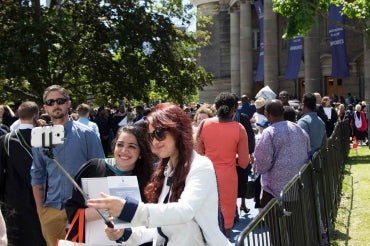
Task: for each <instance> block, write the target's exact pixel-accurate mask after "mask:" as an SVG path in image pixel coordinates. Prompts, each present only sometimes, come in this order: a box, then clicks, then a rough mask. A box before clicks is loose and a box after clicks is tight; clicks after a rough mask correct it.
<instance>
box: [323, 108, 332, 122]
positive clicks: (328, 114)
mask: <svg viewBox="0 0 370 246" xmlns="http://www.w3.org/2000/svg"><path fill="white" fill-rule="evenodd" d="M324 112H325V114H326V116H328V119H329V120H330V119H331V107H324Z"/></svg>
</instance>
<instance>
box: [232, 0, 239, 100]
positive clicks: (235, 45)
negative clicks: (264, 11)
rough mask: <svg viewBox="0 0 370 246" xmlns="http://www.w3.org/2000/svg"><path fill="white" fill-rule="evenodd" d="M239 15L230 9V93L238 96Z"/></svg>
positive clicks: (233, 8) (233, 9)
mask: <svg viewBox="0 0 370 246" xmlns="http://www.w3.org/2000/svg"><path fill="white" fill-rule="evenodd" d="M239 18H240V13H239V9H238V8H236V7H233V6H232V7H230V77H231V92H233V93H236V94H237V95H240V19H239Z"/></svg>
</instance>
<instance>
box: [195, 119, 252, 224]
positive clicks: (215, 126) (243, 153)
mask: <svg viewBox="0 0 370 246" xmlns="http://www.w3.org/2000/svg"><path fill="white" fill-rule="evenodd" d="M197 141H198V142H197V143H196V146H197V151H198V153H200V154H204V155H205V156H207V157H208V158H209V159H211V161H212V163H213V165H214V167H215V171H216V176H217V181H218V189H219V194H220V201H221V211H222V214H223V216H224V221H225V229H231V228H232V227H233V225H234V215H235V209H236V201H237V195H238V175H237V172H236V165H239V166H240V167H242V168H246V167H247V165H248V163H249V152H248V151H249V148H248V136H247V133H246V131H245V129H244V127H243V126H242V125H241V124H240V123H238V122H236V121H231V122H222V123H221V122H218V119H217V118H211V119H207V120H206V121H205V123H204V125H203V127H202V129H201V133H200V138H198V140H197ZM237 156H238V163H237V159H236V158H237Z"/></svg>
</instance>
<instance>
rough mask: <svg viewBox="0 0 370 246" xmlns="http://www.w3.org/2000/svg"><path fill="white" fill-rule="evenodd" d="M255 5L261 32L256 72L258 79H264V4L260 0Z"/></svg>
mask: <svg viewBox="0 0 370 246" xmlns="http://www.w3.org/2000/svg"><path fill="white" fill-rule="evenodd" d="M254 7H255V8H256V12H257V17H258V24H259V32H260V36H259V37H260V42H259V43H260V47H259V56H258V66H257V73H256V81H263V79H264V77H263V70H264V69H263V66H264V64H263V59H264V48H263V46H264V44H263V5H262V3H261V1H260V0H257V1H254Z"/></svg>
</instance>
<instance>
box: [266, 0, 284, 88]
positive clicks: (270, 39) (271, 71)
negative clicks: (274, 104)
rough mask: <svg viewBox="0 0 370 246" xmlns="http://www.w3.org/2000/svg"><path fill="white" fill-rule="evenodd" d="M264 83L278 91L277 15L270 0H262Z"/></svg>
mask: <svg viewBox="0 0 370 246" xmlns="http://www.w3.org/2000/svg"><path fill="white" fill-rule="evenodd" d="M263 20H264V22H263V42H264V73H263V76H264V84H265V85H268V86H270V88H271V89H272V90H273V91H274V92H275V93H276V94H278V93H279V90H280V88H279V80H278V75H279V74H278V71H279V70H278V66H279V59H278V50H277V49H278V42H277V40H278V37H277V17H276V14H275V12H273V11H272V0H264V1H263Z"/></svg>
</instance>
